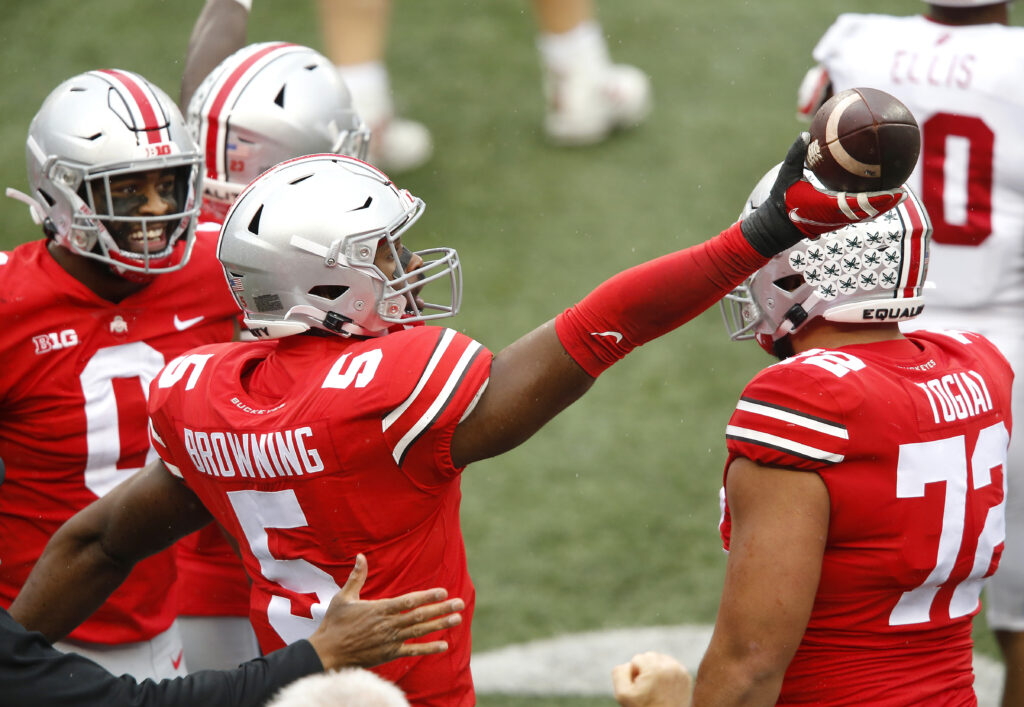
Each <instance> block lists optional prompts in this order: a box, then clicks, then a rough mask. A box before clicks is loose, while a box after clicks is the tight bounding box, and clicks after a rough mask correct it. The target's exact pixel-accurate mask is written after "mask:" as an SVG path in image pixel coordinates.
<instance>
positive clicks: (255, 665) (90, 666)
mask: <svg viewBox="0 0 1024 707" xmlns="http://www.w3.org/2000/svg"><path fill="white" fill-rule="evenodd" d="M321 670H323V665H321V663H320V659H319V657H317V654H316V651H314V650H313V646H312V645H311V644H310V643H309V641H298V642H296V643H293V644H292V645H290V646H287V647H285V648H282V649H281V650H278V651H274V652H273V653H271V654H270V655H267V656H265V657H263V658H257V659H256V660H250V661H249V662H247V663H243V664H242V665H240V666H239V667H237V668H235V669H234V670H203V671H200V672H196V673H192V674H191V675H187V676H185V677H182V678H174V679H173V680H162V681H160V682H156V681H153V680H144V681H142V682H137V681H136V680H135V679H134V678H132V677H130V676H127V675H122V676H121V677H115V676H114V675H112V674H111V673H109V672H107V671H106V670H104V669H103V668H101V667H100V666H99V665H97V664H96V663H94V662H92V661H91V660H89V659H87V658H84V657H82V656H80V655H76V654H74V653H61V652H60V651H58V650H57V649H55V648H53V646H51V645H50V644H49V643H48V642H47V641H46V639H45V638H44V637H43V635H42V634H41V633H36V632H34V631H26V630H25V629H24V628H23V627H22V626H21V625H20V624H19V623H18V622H16V621H15V620H14V619H13V618H11V615H10V614H8V613H7V612H6V611H4V610H3V609H0V706H3V705H11V706H12V707H13V706H14V705H18V706H19V707H34V706H35V705H38V706H39V707H63V706H64V705H68V706H70V705H76V706H77V707H89V706H92V705H95V706H96V707H121V706H125V707H128V706H131V707H135V706H139V707H141V706H143V705H145V707H164V706H166V707H171V706H172V705H173V706H180V707H185V706H186V705H187V706H189V707H191V706H193V705H204V706H206V705H208V706H210V707H215V706H220V705H223V706H224V707H229V706H230V707H241V706H243V705H244V706H246V707H248V706H250V705H251V706H252V707H260V706H261V705H263V704H264V703H265V702H267V701H268V700H269V699H270V698H271V697H273V695H274V693H276V692H277V691H278V690H279V689H280V688H282V687H284V686H285V685H287V684H288V683H290V682H292V681H294V680H297V679H298V678H300V677H303V676H305V675H309V674H311V673H316V672H320V671H321Z"/></svg>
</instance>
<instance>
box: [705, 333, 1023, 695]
mask: <svg viewBox="0 0 1024 707" xmlns="http://www.w3.org/2000/svg"><path fill="white" fill-rule="evenodd" d="M1012 380H1013V372H1012V371H1011V370H1010V367H1009V365H1008V364H1007V362H1006V360H1005V359H1004V358H1003V356H1002V355H1001V354H1000V353H999V351H998V350H997V349H996V348H995V347H994V346H992V344H991V343H990V342H988V341H987V340H986V339H984V338H983V337H981V336H978V335H977V334H961V333H957V332H923V331H922V332H917V333H915V334H911V335H909V337H908V340H906V341H891V342H882V343H873V344H861V345H854V346H845V347H841V348H839V349H837V350H834V351H823V350H821V349H814V350H811V351H807V352H804V353H802V354H800V355H798V356H794V357H792V358H790V359H787V360H786V361H783V362H782V363H778V364H776V365H774V366H770V367H769V368H767V369H765V370H764V371H762V372H761V373H759V374H758V375H757V376H756V377H755V378H754V379H753V381H751V382H750V384H748V385H747V387H746V388H745V389H744V391H743V395H742V397H741V398H740V402H739V403H738V404H737V406H736V410H735V412H734V413H733V415H732V418H731V419H730V421H729V425H728V427H727V429H726V437H727V439H728V449H729V463H731V462H732V460H733V459H735V458H736V457H738V456H742V457H746V458H748V459H751V460H753V461H756V462H758V463H760V464H764V465H768V466H775V467H788V468H791V469H793V470H794V473H799V472H810V473H817V474H818V475H819V476H820V477H821V478H822V480H823V481H824V482H825V485H826V486H827V487H828V493H829V497H830V500H831V507H830V517H829V531H828V541H827V544H826V547H825V553H824V558H823V561H822V573H821V582H820V585H819V587H818V592H817V596H816V597H815V602H814V608H813V611H812V613H811V617H810V621H809V622H808V625H807V629H806V632H805V633H804V637H803V640H802V642H801V644H800V647H799V649H798V650H797V653H796V655H795V656H794V658H793V660H792V662H791V663H790V665H789V668H788V670H787V671H786V677H785V680H784V682H783V686H782V692H781V695H780V698H779V704H811V703H813V704H829V705H840V704H842V705H862V704H871V705H892V706H893V707H895V706H896V705H900V706H902V705H909V704H943V705H973V704H976V700H975V696H974V691H973V687H972V685H973V682H974V675H973V672H972V651H971V647H972V644H971V619H972V617H973V616H974V614H976V613H977V612H978V610H979V608H980V602H979V595H980V592H981V587H982V582H983V579H984V577H987V576H989V575H991V574H992V573H993V572H994V571H995V569H996V566H997V565H998V563H999V556H1000V553H1001V552H1002V549H1003V538H1004V506H1003V499H1004V493H1005V476H1004V468H1005V464H1006V450H1007V445H1008V443H1009V435H1010V430H1011V424H1012V420H1011V415H1010V386H1011V384H1012ZM727 468H728V466H727ZM727 500H728V499H726V501H727ZM730 529H731V518H730V515H729V512H728V504H727V503H726V508H725V511H724V515H723V522H722V528H721V530H722V538H723V541H724V543H725V546H726V549H728V544H729V534H730Z"/></svg>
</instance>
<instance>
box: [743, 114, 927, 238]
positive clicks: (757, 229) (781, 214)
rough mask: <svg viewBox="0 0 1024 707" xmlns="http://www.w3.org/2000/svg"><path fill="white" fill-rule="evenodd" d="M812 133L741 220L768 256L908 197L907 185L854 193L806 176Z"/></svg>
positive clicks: (867, 218)
mask: <svg viewBox="0 0 1024 707" xmlns="http://www.w3.org/2000/svg"><path fill="white" fill-rule="evenodd" d="M809 139H810V135H808V134H807V133H801V134H800V136H799V137H798V138H797V139H796V141H794V142H793V144H792V145H791V146H790V148H789V152H788V153H787V154H786V159H785V160H784V161H783V163H782V166H781V168H780V169H779V174H778V176H777V177H776V179H775V184H774V185H773V186H772V190H771V193H770V194H769V196H768V198H767V199H766V200H765V201H764V203H763V204H761V205H760V206H758V207H757V209H756V210H755V211H754V213H752V214H750V216H748V217H747V218H746V219H744V220H743V222H742V223H741V224H740V228H741V229H742V231H743V235H744V236H745V237H746V239H747V241H749V242H750V245H752V246H753V247H754V249H755V250H757V252H759V253H761V255H764V256H766V257H771V256H773V255H775V254H776V253H780V252H782V251H784V250H786V249H787V248H789V247H791V246H793V245H795V244H796V243H798V242H799V241H801V240H802V239H804V238H817V237H818V236H820V235H821V234H823V233H828V232H829V231H835V230H838V229H840V228H843V227H844V226H849V225H850V224H854V223H860V222H862V221H870V220H871V219H873V218H875V217H876V216H879V215H880V214H883V213H885V212H886V211H888V210H889V209H892V208H894V207H895V206H897V205H899V203H900V202H901V201H903V199H905V198H906V195H907V194H906V190H905V189H904V188H903V187H899V188H896V189H889V190H886V191H874V192H858V193H853V192H835V191H829V190H827V189H824V188H822V187H817V186H815V185H814V184H812V183H811V182H809V181H807V179H805V178H804V158H805V156H806V154H807V144H808V141H809Z"/></svg>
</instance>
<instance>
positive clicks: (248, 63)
mask: <svg viewBox="0 0 1024 707" xmlns="http://www.w3.org/2000/svg"><path fill="white" fill-rule="evenodd" d="M295 46H297V45H295V44H291V43H288V42H274V43H272V44H268V45H266V46H264V47H262V48H261V49H259V50H258V51H255V52H253V53H252V54H250V55H249V56H248V57H246V58H245V59H244V60H243V61H242V62H241V63H240V64H239V65H238V66H236V67H235V68H234V69H233V70H232V71H231V72H230V73H229V74H228V76H227V77H226V78H225V79H224V81H223V82H222V83H221V85H220V88H218V89H216V90H214V91H211V92H210V95H211V97H212V99H211V100H210V101H209V106H210V109H209V111H205V113H206V120H205V121H204V122H205V123H206V142H205V145H204V151H205V155H206V174H207V176H208V177H210V178H211V179H221V180H226V179H227V174H228V169H227V167H228V160H227V144H226V143H227V125H224V126H222V125H221V111H222V110H223V109H224V106H225V105H226V104H227V102H228V98H229V97H230V96H231V94H232V93H233V92H234V91H235V90H236V88H238V87H239V86H240V85H243V84H244V81H243V79H245V77H246V74H247V73H248V72H249V71H250V70H251V69H252V68H253V66H254V65H255V64H256V63H257V62H260V61H261V60H263V59H264V58H266V57H267V56H268V55H270V54H273V53H274V52H277V51H280V50H281V49H285V48H288V47H295ZM261 68H262V67H261ZM225 120H226V118H225ZM222 127H223V129H222Z"/></svg>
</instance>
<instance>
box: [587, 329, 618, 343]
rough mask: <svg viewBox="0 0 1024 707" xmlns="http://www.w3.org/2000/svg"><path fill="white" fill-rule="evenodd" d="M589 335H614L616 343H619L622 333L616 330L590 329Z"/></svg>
mask: <svg viewBox="0 0 1024 707" xmlns="http://www.w3.org/2000/svg"><path fill="white" fill-rule="evenodd" d="M590 335H591V336H612V337H615V343H616V344H617V343H619V342H620V341H622V334H620V333H619V332H617V331H592V332H590Z"/></svg>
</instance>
